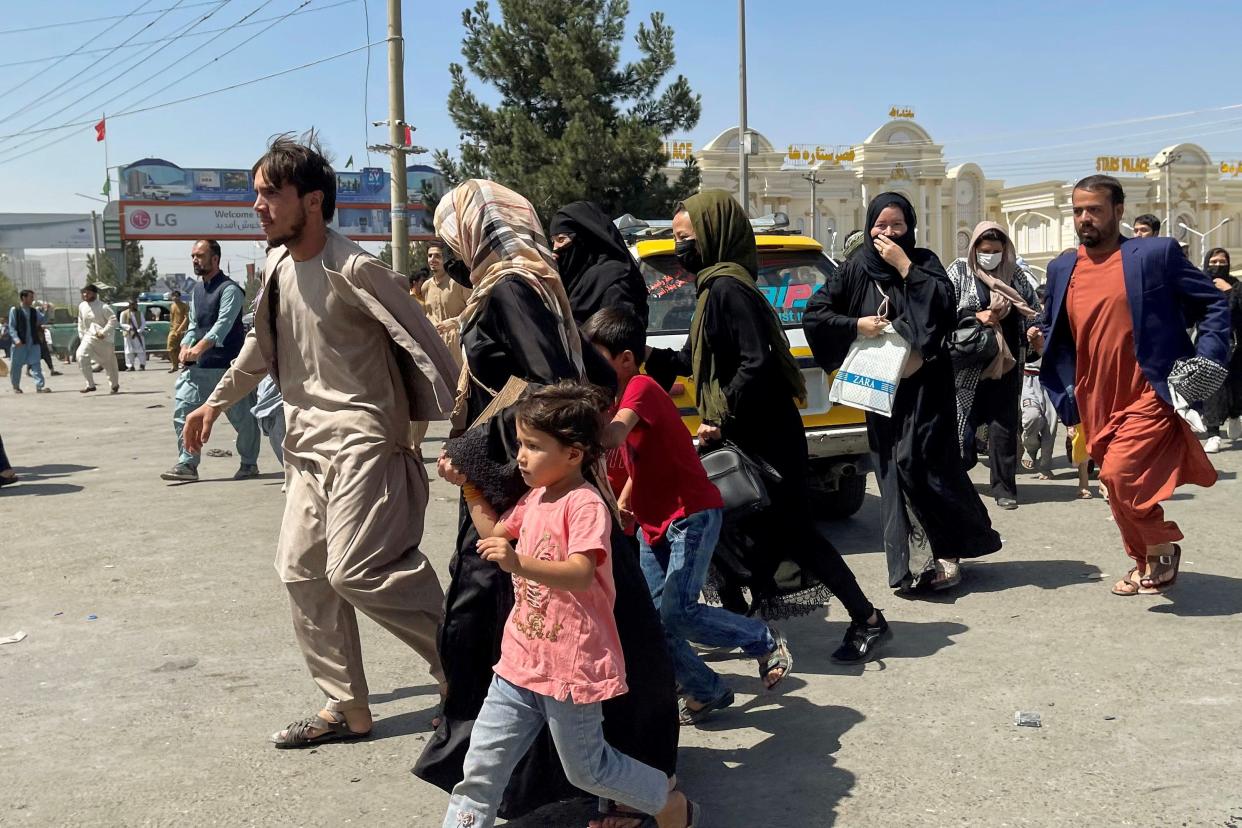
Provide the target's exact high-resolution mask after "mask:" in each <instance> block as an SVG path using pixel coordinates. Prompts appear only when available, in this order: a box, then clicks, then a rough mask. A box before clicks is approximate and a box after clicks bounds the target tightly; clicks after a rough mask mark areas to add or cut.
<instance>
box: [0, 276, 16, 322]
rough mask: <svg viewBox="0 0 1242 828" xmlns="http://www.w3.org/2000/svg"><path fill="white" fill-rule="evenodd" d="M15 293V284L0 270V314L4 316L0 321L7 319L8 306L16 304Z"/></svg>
mask: <svg viewBox="0 0 1242 828" xmlns="http://www.w3.org/2000/svg"><path fill="white" fill-rule="evenodd" d="M17 294H18V290H17V286H16V285H14V284H13V283H12V282H10V281H9V277H8V276H6V275H5V273H4V271H3V270H0V314H3V316H4V318H3V319H0V321H5V322H7V321H8V315H9V308H11V307H13V306H15V305H17V304H18V298H17Z"/></svg>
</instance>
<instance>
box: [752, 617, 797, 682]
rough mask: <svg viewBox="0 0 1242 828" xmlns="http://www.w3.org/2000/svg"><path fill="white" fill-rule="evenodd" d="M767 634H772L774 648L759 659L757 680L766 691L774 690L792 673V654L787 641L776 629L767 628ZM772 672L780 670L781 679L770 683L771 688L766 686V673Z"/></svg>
mask: <svg viewBox="0 0 1242 828" xmlns="http://www.w3.org/2000/svg"><path fill="white" fill-rule="evenodd" d="M768 632H770V633H771V634H772V638H773V639H774V640H775V641H776V646H775V647H773V648H772V652H770V653H768V654H767V655H765V656H764V657H763V658H761V659H759V680H760V681H762V682H763V686H764V687H765V688H767V689H768V690H775V689H776V686H777V685H778V684H780V683H781V682H782V681H784V680H785V679H787V678H789V675H790V674H791V673H792V672H793V663H794V661H793V653H792V652H791V651H790V649H789V641H788V640H787V639H786V638H785V636H784V635H782V634H781V631H780V630H778V629H777V628H776V627H768ZM773 670H780V671H781V677H780V678H778V679H777V680H776V681H774V682H772V686H771V687H769V686H768V673H770V672H772V671H773Z"/></svg>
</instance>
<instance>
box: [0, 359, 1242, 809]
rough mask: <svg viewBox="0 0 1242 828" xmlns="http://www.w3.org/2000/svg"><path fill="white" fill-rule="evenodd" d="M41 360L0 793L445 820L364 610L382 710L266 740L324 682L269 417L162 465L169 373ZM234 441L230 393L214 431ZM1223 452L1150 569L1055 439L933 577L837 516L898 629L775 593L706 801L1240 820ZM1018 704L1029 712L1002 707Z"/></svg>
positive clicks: (707, 750) (424, 698)
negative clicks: (774, 656) (1122, 582)
mask: <svg viewBox="0 0 1242 828" xmlns="http://www.w3.org/2000/svg"><path fill="white" fill-rule="evenodd" d="M156 366H157V369H158V363H156ZM55 379H56V380H57V381H56V383H55V384H54V386H53V387H54V388H55V389H56V392H57V393H54V394H51V395H40V396H36V395H34V394H29V393H28V394H25V395H24V396H21V397H16V396H13V395H11V394H10V393H9V392H8V391H7V389H6V390H4V391H0V429H2V432H3V435H4V441H5V445H6V447H7V448H8V451H9V454H10V456H11V458H12V460H13V462H14V463H16V464H17V467H18V469H19V471H22V472H23V474H24V476H25V477H26V480H27V481H28V482H25V483H23V484H22V485H21V486H20V487H16V486H15V487H9V488H6V489H4V490H3V491H0V535H2V536H3V540H2V541H0V550H2V552H0V566H2V567H3V569H2V571H0V637H3V636H6V635H9V634H10V633H13V632H15V631H17V630H19V629H20V630H23V631H25V632H26V633H28V636H29V637H28V638H26V640H24V641H22V642H20V643H17V644H7V645H0V706H2V708H0V709H3V710H4V711H6V713H7V716H6V717H5V723H4V726H3V727H2V728H0V769H2V770H0V773H2V774H3V777H2V778H0V824H3V825H17V826H34V825H38V826H45V825H46V826H53V825H54V826H67V825H178V826H181V825H227V826H234V825H264V826H284V825H308V826H320V825H322V826H337V825H345V824H348V825H361V826H411V825H413V826H436V825H439V821H440V819H441V817H442V815H443V812H444V806H445V802H446V796H445V794H444V793H442V792H441V791H439V790H437V789H435V788H432V787H430V786H428V785H426V784H424V783H422V782H421V781H419V780H417V779H415V778H414V777H412V776H411V775H410V774H409V772H408V768H409V766H410V765H411V764H412V762H413V761H414V758H415V757H416V756H417V755H418V753H419V751H420V750H421V748H422V746H423V744H424V742H425V738H426V732H427V725H428V722H429V720H430V718H431V709H432V705H433V703H434V697H433V695H432V693H433V689H432V686H431V683H430V680H429V677H428V675H427V673H426V671H425V670H424V668H423V665H422V664H420V663H419V662H418V660H417V658H416V657H415V656H413V654H412V653H410V652H408V651H406V650H405V649H403V648H402V647H401V646H400V645H399V644H397V642H396V641H395V640H394V639H393V638H391V637H390V636H388V635H387V634H386V633H384V632H383V631H381V630H380V629H379V628H377V627H376V626H375V625H373V624H371V623H370V622H369V621H367V620H365V619H364V620H363V621H362V626H363V639H364V646H365V648H366V652H367V658H368V666H369V680H370V684H371V690H372V701H373V704H374V710H375V713H376V716H377V724H376V733H377V738H375V739H374V740H372V741H370V742H367V743H363V744H357V745H330V746H325V747H323V748H322V749H319V750H318V751H316V752H313V753H307V752H279V751H276V750H273V749H272V748H271V747H270V746H268V745H267V744H266V742H265V739H266V736H267V734H269V733H270V732H272V731H273V730H276V729H278V728H280V727H282V726H283V725H284V724H285V723H287V722H289V721H291V720H293V719H295V718H300V717H301V716H303V715H305V714H306V713H308V712H310V711H312V710H314V709H315V708H316V706H317V704H318V701H319V699H318V697H317V693H316V690H315V688H314V686H313V684H312V683H311V682H310V679H309V678H308V677H307V675H306V671H305V669H304V667H303V665H302V662H301V659H300V656H299V654H298V650H297V648H296V646H295V645H294V642H293V636H292V632H291V629H290V623H289V617H288V610H287V605H286V603H285V601H286V599H285V596H284V592H283V589H282V587H281V585H280V583H279V582H278V581H277V579H276V576H275V573H274V572H273V570H272V567H271V559H272V553H273V544H274V541H275V537H276V532H277V527H278V525H279V520H280V512H281V505H282V500H281V494H280V475H279V474H278V473H277V470H276V466H275V461H274V459H273V458H272V457H271V456H270V454H267V453H266V448H265V454H264V455H263V457H262V458H261V460H260V466H261V468H262V470H263V471H264V472H265V474H264V476H263V477H262V478H261V479H258V480H249V481H244V482H240V483H238V482H233V481H231V480H229V479H228V478H229V477H230V475H231V474H232V472H233V470H234V468H235V466H236V458H207V459H205V461H204V463H203V467H202V475H203V482H200V483H197V484H193V485H183V486H169V485H167V484H165V483H162V482H161V481H160V480H159V477H158V475H159V472H160V471H162V470H164V469H165V468H167V467H168V466H170V465H171V464H172V463H173V461H174V460H175V449H174V444H173V438H172V428H171V425H170V418H171V385H172V382H171V375H169V374H167V373H164V372H162V371H147V372H146V373H143V374H137V375H135V374H122V386H123V388H124V393H122V394H120V395H118V396H115V397H113V396H108V395H107V394H106V393H104V394H95V395H92V396H89V397H83V396H80V395H79V394H77V393H76V390H77V387H78V383H79V382H80V378H79V377H76V376H73V375H69V374H67V375H66V376H65V377H57V378H55ZM442 433H443V431H442V430H440V431H435V430H433V432H432V434H433V435H434V434H442ZM231 440H232V432H231V430H230V429H229V427H228V426H227V424H226V423H225V421H224V420H223V419H222V420H221V421H220V426H219V428H218V431H217V433H216V435H215V438H214V440H213V442H212V447H215V448H228V447H231V446H230V443H231ZM437 444H438V440H436V439H432V440H431V441H429V446H428V449H429V452H430V453H433V454H434V452H435V450H436V447H437ZM1218 464H1219V467H1220V468H1221V469H1222V478H1223V479H1222V480H1221V482H1220V483H1219V484H1218V485H1217V486H1216V487H1215V488H1214V489H1211V490H1199V489H1188V490H1185V491H1183V492H1182V493H1180V494H1179V495H1178V496H1177V500H1176V502H1175V503H1173V504H1172V509H1171V511H1172V514H1173V516H1174V517H1175V518H1177V519H1179V520H1181V521H1182V522H1183V524H1184V525H1185V526H1187V527H1189V528H1190V529H1191V532H1192V534H1191V540H1190V542H1189V543H1188V544H1187V545H1186V562H1185V566H1184V569H1183V572H1182V576H1181V581H1180V583H1179V585H1178V587H1177V589H1176V591H1174V592H1172V593H1171V594H1170V595H1168V596H1166V597H1161V598H1154V599H1153V598H1130V599H1126V600H1122V599H1119V598H1114V597H1113V596H1111V595H1109V592H1108V586H1109V584H1111V582H1112V581H1113V580H1114V579H1115V578H1116V577H1118V576H1119V575H1120V574H1121V572H1123V571H1124V567H1125V559H1124V558H1123V557H1122V556H1121V553H1120V551H1119V544H1118V538H1117V534H1116V531H1115V529H1114V527H1113V526H1112V524H1111V523H1110V521H1109V518H1108V510H1107V507H1106V506H1105V504H1104V503H1103V502H1102V501H1099V500H1095V501H1089V502H1078V501H1075V500H1074V499H1073V497H1074V483H1073V480H1072V479H1071V475H1070V472H1069V470H1068V469H1066V470H1064V471H1063V472H1062V473H1061V475H1060V478H1061V479H1059V480H1056V481H1053V482H1050V483H1045V484H1038V483H1035V482H1027V481H1025V480H1024V481H1023V484H1022V493H1021V496H1022V499H1023V504H1024V505H1023V506H1022V508H1021V509H1019V510H1018V511H1016V512H1012V513H1009V512H998V513H996V514H994V520H995V521H996V523H997V525H998V526H999V528H1000V530H1001V533H1002V535H1003V536H1004V537H1005V539H1006V546H1005V549H1004V551H1003V552H1002V553H1000V554H998V555H996V556H993V558H992V559H990V560H988V561H987V562H985V563H979V564H976V565H973V566H970V567H969V568H968V578H969V580H968V581H967V582H966V584H964V585H963V588H962V589H961V590H960V591H959V592H956V593H954V594H952V595H950V596H947V597H945V598H943V599H941V600H938V601H935V602H918V603H911V602H906V601H902V600H900V599H897V598H894V597H890V596H889V595H887V594H886V591H885V590H884V589H883V588H882V587H883V583H884V570H883V560H882V556H881V555H880V554H879V552H878V551H877V546H876V531H875V526H876V520H877V515H878V508H877V506H878V503H877V501H876V499H875V498H874V497H869V498H868V502H867V504H866V506H865V507H864V509H863V511H862V512H861V513H860V514H859V515H858V516H857V517H856V518H855V519H853V520H851V521H848V522H845V523H842V524H836V525H829V526H827V527H826V530H827V531H828V532H829V533H830V534H831V535H832V537H833V538H834V540H836V541H837V542H838V543H839V545H841V546H842V547H843V548H844V549H846V550H847V551H848V552H849V553H851V554H850V555H849V561H850V564H851V565H852V566H853V567H854V568H855V570H856V572H857V573H858V575H859V578H860V580H861V581H862V583H863V584H864V586H865V587H866V588H867V589H868V590H869V592H870V593H871V595H872V596H873V597H874V598H875V600H876V602H877V603H878V604H880V605H881V606H883V607H885V608H886V610H887V612H888V614H889V617H890V618H891V619H892V621H893V627H894V630H895V632H896V638H895V640H894V642H893V643H892V646H891V647H889V648H888V649H887V650H886V651H885V652H884V658H883V660H882V661H878V662H876V663H873V664H871V665H869V666H868V667H867V668H866V669H865V670H861V669H848V668H841V667H837V666H834V665H832V664H831V663H830V662H829V661H828V658H827V655H828V653H829V652H830V651H831V650H832V648H833V647H835V645H836V643H837V641H838V639H839V638H840V636H841V635H842V632H843V627H844V620H843V615H842V613H841V612H840V609H839V608H838V607H837V606H836V605H835V604H834V605H833V607H832V608H831V611H830V613H829V615H828V617H827V619H825V618H823V617H812V618H803V619H799V620H797V621H792V622H788V623H787V625H786V629H787V632H788V634H789V637H790V639H791V642H792V645H793V647H794V650H795V653H796V661H797V663H796V675H795V676H794V677H793V678H792V679H790V680H789V681H787V682H786V683H785V685H784V690H783V692H780V693H763V692H761V689H760V683H759V680H758V678H757V677H756V676H755V675H754V674H753V671H752V668H753V664H752V663H750V662H746V661H742V660H720V661H719V662H718V663H717V667H718V668H719V669H720V670H722V671H725V672H727V673H728V674H729V675H730V677H731V680H732V682H733V684H734V686H735V687H736V689H737V691H738V704H737V706H736V708H734V709H733V710H730V711H729V712H727V713H725V714H723V715H721V716H719V717H718V718H717V719H716V720H714V721H712V722H711V723H710V724H709V725H708V726H705V727H703V728H701V729H698V730H684V731H683V739H682V745H683V747H682V762H681V775H682V779H683V781H684V784H685V787H686V789H687V790H689V791H690V792H691V793H692V794H694V795H695V796H697V797H700V798H702V799H703V800H705V801H706V802H707V803H708V805H709V807H710V811H711V819H710V820H709V821H708V825H710V826H713V828H755V827H756V826H777V825H799V826H803V825H805V826H821V825H831V824H834V823H835V824H839V825H842V826H853V825H859V826H877V825H949V824H953V825H980V826H999V825H1013V826H1016V825H1086V824H1096V825H1215V826H1226V825H1235V824H1242V782H1239V780H1242V751H1239V748H1238V742H1239V737H1238V733H1239V730H1240V725H1242V668H1240V666H1239V658H1238V654H1239V644H1238V642H1239V640H1242V621H1240V618H1242V588H1240V587H1242V562H1240V561H1239V554H1238V550H1239V541H1238V534H1237V526H1238V520H1237V515H1238V514H1239V507H1238V497H1239V492H1240V489H1239V484H1238V481H1237V479H1236V478H1237V471H1238V469H1239V467H1240V466H1242V447H1240V448H1239V450H1238V451H1234V452H1230V451H1226V452H1225V453H1223V454H1220V455H1218ZM985 473H986V470H985ZM979 479H982V478H979ZM432 493H433V502H432V504H431V510H430V514H429V516H428V524H427V525H428V530H427V538H426V544H425V548H426V550H427V552H428V554H429V556H430V557H431V560H432V561H433V562H434V564H435V566H436V568H437V571H438V572H439V573H440V574H441V577H442V578H443V577H444V576H445V574H446V572H447V561H448V557H449V554H450V545H451V542H452V537H453V532H452V526H453V523H454V520H455V514H456V507H455V504H454V502H453V501H452V498H453V497H454V492H453V490H451V489H450V488H449V487H447V486H445V485H444V484H442V483H440V482H436V483H434V484H433V486H432ZM1018 710H1022V711H1032V712H1037V713H1039V714H1040V715H1041V716H1042V720H1043V727H1042V728H1040V729H1028V728H1018V727H1015V726H1014V713H1015V711H1018ZM584 813H585V812H584V811H583V809H582V807H580V806H576V805H571V806H562V807H559V808H555V809H550V810H548V811H545V812H544V813H541V814H539V815H537V816H534V817H528V818H527V819H524V820H520V821H518V822H516V823H512V824H513V825H517V826H520V828H536V826H558V828H559V826H577V825H584V824H585V820H584V819H583V817H582V815H583V814H584Z"/></svg>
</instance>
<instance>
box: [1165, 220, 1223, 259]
mask: <svg viewBox="0 0 1242 828" xmlns="http://www.w3.org/2000/svg"><path fill="white" fill-rule="evenodd" d="M1231 221H1233V218H1232V217H1227V218H1225V219H1222V220H1221V222H1220V223H1219V224H1217V225H1216V226H1215V227H1213V228H1212V229H1211V230H1209V231H1207V232H1206V233H1200V232H1199V231H1198V230H1196V229H1195V228H1193V227H1187V226H1186V225H1185V224H1184V223H1183V222H1180V221H1179V222H1178V223H1177V226H1178V227H1180V228H1182V229H1183V230H1185V231H1186V232H1188V233H1194V234H1195V235H1196V236H1198V237H1199V261H1203V257H1204V256H1205V255H1206V254H1207V240H1208V236H1210V235H1212V234H1213V233H1215V232H1216V231H1217V230H1219V229H1220V228H1222V227H1224V226H1225V225H1226V224H1228V223H1229V222H1231Z"/></svg>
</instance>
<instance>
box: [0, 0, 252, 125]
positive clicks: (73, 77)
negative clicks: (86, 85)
mask: <svg viewBox="0 0 1242 828" xmlns="http://www.w3.org/2000/svg"><path fill="white" fill-rule="evenodd" d="M213 1H214V2H218V0H213ZM184 2H185V0H178V2H177V5H176V6H173V7H172V8H171V9H166V10H164V13H163V14H161V15H160V16H159V17H157V18H155V19H154V20H152V21H151V22H150V23H148V24H147V25H145V26H143V27H142V28H141V29H139V30H138V31H136V32H134V33H133V34H132V35H130V36H129V37H127V38H126V39H125V40H123V41H121V42H120V43H118V44H117V45H116V46H114V47H112V48H111V49H110V50H109V51H108V53H107V54H105V55H104V56H103V57H101V58H99V59H97V60H95V61H94V62H92V63H91V65H90V66H87V67H86V68H85V69H83V70H81V71H80V72H78V73H77V74H75V75H71V76H70V77H69V78H67V79H65V80H63V81H61V82H60V83H58V84H57V85H56V86H53V87H52V88H51V89H49V90H48V91H47V92H44V93H43V94H42V95H38V96H36V97H35V98H33V99H32V100H31V101H30V102H29V103H27V104H26V105H25V106H23V107H22V108H21V109H19V110H17V111H16V112H12V113H10V114H9V115H7V116H5V117H4V118H0V123H2V122H5V121H8V120H9V119H10V118H16V117H17V116H18V115H21V114H22V113H23V112H26V111H28V110H30V109H31V108H32V107H35V106H38V105H39V104H40V103H43V102H44V101H46V100H47V99H48V97H49V96H51V95H52V94H53V93H55V92H59V91H60V90H61V89H64V88H65V87H66V86H68V85H69V84H70V83H72V82H73V81H75V80H77V79H78V78H80V77H82V76H83V75H85V74H86V73H87V72H89V71H90V70H92V69H94V68H95V67H96V66H98V65H99V64H100V63H102V62H103V61H105V60H107V59H108V58H109V57H111V56H112V54H113V53H114V52H116V50H117V49H120V48H121V47H122V46H124V45H125V44H126V43H129V41H131V40H133V39H134V38H135V37H137V36H138V35H140V34H142V33H143V32H145V31H146V30H147V29H149V28H151V27H152V26H154V25H155V24H156V23H159V22H160V21H161V20H163V19H164V18H165V17H166V16H167V15H168V13H169V12H172V11H174V10H175V9H176V8H177V6H180V5H182V4H183V3H184ZM226 2H227V0H226ZM144 5H145V3H144ZM139 8H142V7H141V6H139ZM67 108H68V107H66V109H67ZM61 111H62V112H63V111H64V110H61Z"/></svg>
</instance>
